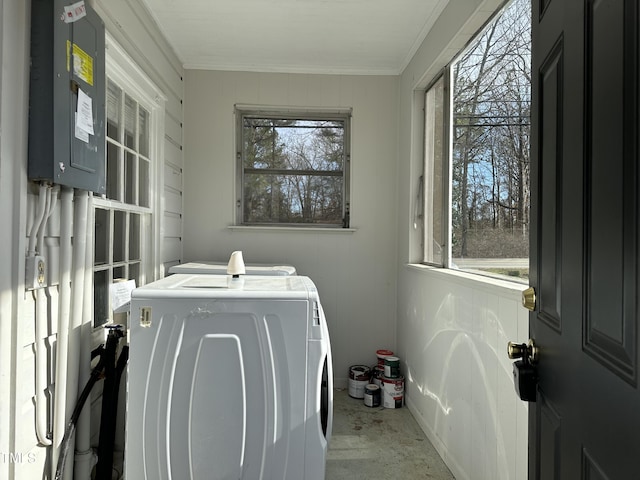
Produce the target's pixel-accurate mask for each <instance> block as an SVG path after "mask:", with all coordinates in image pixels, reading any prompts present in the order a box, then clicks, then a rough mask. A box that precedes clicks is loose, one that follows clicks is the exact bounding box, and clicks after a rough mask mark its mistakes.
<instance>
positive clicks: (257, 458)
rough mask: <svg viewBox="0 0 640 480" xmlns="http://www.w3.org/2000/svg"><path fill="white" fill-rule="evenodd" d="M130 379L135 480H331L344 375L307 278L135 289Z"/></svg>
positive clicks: (180, 281) (218, 278) (128, 473)
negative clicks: (336, 384)
mask: <svg viewBox="0 0 640 480" xmlns="http://www.w3.org/2000/svg"><path fill="white" fill-rule="evenodd" d="M128 369H129V375H128V386H127V427H126V444H125V478H127V479H132V480H133V479H135V480H165V479H166V480H169V479H173V480H185V479H192V480H196V479H198V480H199V479H207V480H211V479H213V480H240V479H242V480H266V479H271V480H303V479H304V480H324V476H325V460H326V453H327V447H328V442H329V439H330V437H331V429H332V421H333V371H332V363H331V346H330V342H329V334H328V329H327V324H326V320H325V317H324V312H323V310H322V306H321V304H320V299H319V297H318V292H317V290H316V287H315V285H314V284H313V282H312V281H311V280H310V279H309V278H308V277H304V276H247V277H245V278H244V284H243V286H242V288H234V289H230V288H228V287H227V277H226V276H223V275H202V274H200V275H187V274H175V275H171V276H168V277H166V278H164V279H162V280H159V281H157V282H154V283H151V284H148V285H145V286H143V287H141V288H137V289H135V290H134V291H133V292H132V299H131V331H130V357H129V366H128Z"/></svg>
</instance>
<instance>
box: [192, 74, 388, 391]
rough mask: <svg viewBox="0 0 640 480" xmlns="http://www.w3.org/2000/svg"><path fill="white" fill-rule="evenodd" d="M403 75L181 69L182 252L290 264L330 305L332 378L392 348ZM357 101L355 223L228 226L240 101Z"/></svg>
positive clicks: (353, 155) (353, 104)
mask: <svg viewBox="0 0 640 480" xmlns="http://www.w3.org/2000/svg"><path fill="white" fill-rule="evenodd" d="M397 81H398V79H397V77H388V76H334V75H304V74H271V73H237V72H216V71H199V70H188V71H186V72H185V107H184V108H185V169H184V183H185V193H184V212H185V213H184V258H185V260H187V261H188V260H223V261H226V260H227V259H228V257H229V255H230V253H231V252H232V251H233V250H242V251H243V253H244V260H245V262H247V263H250V262H269V263H279V264H288V265H294V266H295V267H296V268H297V269H298V271H299V273H300V274H302V275H308V276H310V277H311V278H312V280H313V281H314V282H315V283H316V285H317V287H318V290H319V292H320V298H321V300H322V303H323V306H324V308H325V310H326V314H327V319H328V324H329V331H330V335H331V341H332V348H333V354H334V376H335V377H336V379H337V383H338V384H343V385H346V380H347V377H348V366H349V365H353V364H360V363H371V364H372V363H374V362H375V360H376V358H375V351H376V349H378V348H391V349H393V348H395V343H396V340H395V331H396V329H395V308H396V307H395V295H396V281H395V276H396V224H397V220H396V215H395V214H396V211H397V207H396V203H395V202H396V198H397V195H396V191H395V188H396V185H397V182H396V170H397V151H398V150H397V148H398V144H397V111H398V110H397ZM235 103H242V104H253V105H275V106H287V105H291V106H304V107H314V106H319V107H352V108H353V119H352V137H351V140H352V145H351V178H352V182H351V226H352V227H353V229H355V231H353V232H345V231H335V230H331V231H327V230H322V231H319V230H318V229H315V230H309V231H307V230H299V229H298V230H293V229H288V230H281V229H260V228H253V229H246V230H237V229H229V226H230V225H232V224H233V223H234V213H235V200H234V199H235V192H234V184H235V173H234V172H235V144H234V130H235V128H234V104H235Z"/></svg>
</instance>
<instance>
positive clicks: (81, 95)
mask: <svg viewBox="0 0 640 480" xmlns="http://www.w3.org/2000/svg"><path fill="white" fill-rule="evenodd" d="M77 113H78V116H77V118H76V128H79V129H81V130H84V131H85V132H87V133H88V134H89V135H94V133H93V100H91V97H90V96H89V95H87V94H86V93H85V92H84V91H83V90H82V89H81V88H78V109H77Z"/></svg>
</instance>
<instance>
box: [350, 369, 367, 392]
mask: <svg viewBox="0 0 640 480" xmlns="http://www.w3.org/2000/svg"><path fill="white" fill-rule="evenodd" d="M370 380H371V369H370V368H369V367H367V366H366V365H352V366H350V367H349V396H350V397H353V398H364V387H365V386H366V385H368V384H369V382H370Z"/></svg>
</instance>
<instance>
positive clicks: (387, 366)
mask: <svg viewBox="0 0 640 480" xmlns="http://www.w3.org/2000/svg"><path fill="white" fill-rule="evenodd" d="M384 376H385V377H389V378H398V377H399V376H400V359H399V358H398V357H386V358H385V359H384Z"/></svg>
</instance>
